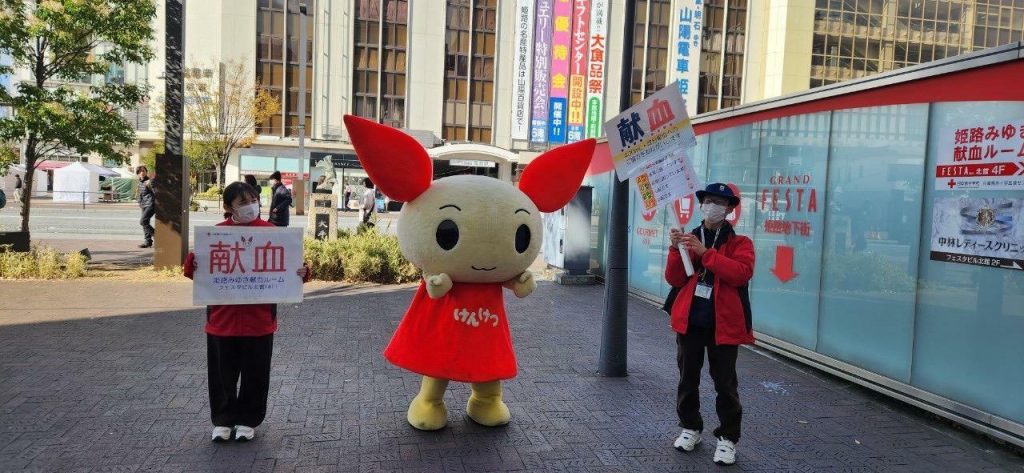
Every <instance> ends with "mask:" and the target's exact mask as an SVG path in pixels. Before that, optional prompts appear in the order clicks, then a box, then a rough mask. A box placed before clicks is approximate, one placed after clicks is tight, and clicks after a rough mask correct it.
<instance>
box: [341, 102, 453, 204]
mask: <svg viewBox="0 0 1024 473" xmlns="http://www.w3.org/2000/svg"><path fill="white" fill-rule="evenodd" d="M344 120H345V128H347V129H348V137H349V140H350V141H351V142H352V146H353V147H355V149H356V156H357V157H358V158H359V162H360V163H362V165H363V169H366V174H367V175H369V176H370V180H371V181H373V184H374V185H375V186H377V188H379V189H380V191H381V192H382V193H384V195H386V196H388V197H390V198H391V199H393V200H396V201H399V202H411V201H413V200H415V199H416V198H417V197H419V196H420V194H422V193H423V192H424V191H426V190H427V188H429V187H430V182H431V181H432V180H433V178H434V171H433V165H432V163H431V161H430V156H429V155H427V150H426V149H424V148H423V146H422V145H420V143H419V142H418V141H416V139H414V138H413V137H411V136H409V135H407V134H405V133H403V132H402V131H401V130H397V129H395V128H391V127H389V126H386V125H381V124H379V123H376V122H373V121H370V120H367V119H365V118H359V117H356V116H352V115H345V117H344Z"/></svg>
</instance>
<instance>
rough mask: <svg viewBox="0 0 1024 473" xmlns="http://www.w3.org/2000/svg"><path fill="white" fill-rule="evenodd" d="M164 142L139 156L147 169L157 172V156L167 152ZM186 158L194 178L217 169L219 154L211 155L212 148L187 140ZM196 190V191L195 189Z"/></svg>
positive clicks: (205, 144) (155, 144)
mask: <svg viewBox="0 0 1024 473" xmlns="http://www.w3.org/2000/svg"><path fill="white" fill-rule="evenodd" d="M165 149H166V148H165V147H164V140H158V141H157V142H156V143H154V144H153V147H152V148H151V149H150V150H149V151H147V152H145V153H144V154H142V156H139V161H140V163H141V164H142V165H143V166H146V169H149V170H150V171H155V170H156V155H158V154H163V153H164V152H165ZM185 156H186V157H187V158H188V170H189V173H190V174H191V175H192V176H196V175H197V174H199V173H202V172H206V171H209V170H212V169H216V166H217V161H218V160H217V154H216V153H211V151H210V146H209V144H207V143H202V142H200V141H196V140H185ZM193 190H195V189H193Z"/></svg>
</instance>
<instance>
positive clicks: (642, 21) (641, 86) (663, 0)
mask: <svg viewBox="0 0 1024 473" xmlns="http://www.w3.org/2000/svg"><path fill="white" fill-rule="evenodd" d="M634 1H636V22H635V23H634V24H633V68H632V77H631V79H630V103H633V104H636V103H640V102H641V101H642V100H643V99H645V98H647V97H649V96H650V95H651V94H653V93H655V92H657V91H658V90H660V89H661V88H663V87H665V81H666V80H667V78H668V71H667V68H668V44H669V31H668V30H669V26H670V23H671V21H672V2H671V1H670V0H650V1H648V0H634Z"/></svg>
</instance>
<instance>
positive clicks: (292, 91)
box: [256, 0, 316, 137]
mask: <svg viewBox="0 0 1024 473" xmlns="http://www.w3.org/2000/svg"><path fill="white" fill-rule="evenodd" d="M291 3H292V2H286V1H285V0H257V6H258V8H257V9H256V80H257V81H258V82H259V83H260V85H261V86H263V87H266V88H267V90H268V91H269V92H270V94H271V95H273V96H274V98H276V99H277V100H278V101H280V103H281V114H280V115H278V116H274V117H271V118H270V119H269V120H267V121H265V122H263V123H260V124H258V125H257V126H256V131H257V133H260V134H265V135H277V136H298V134H299V74H300V73H305V74H306V113H305V115H306V133H305V134H306V136H307V137H308V136H310V129H311V128H312V127H311V126H310V125H311V122H312V117H313V103H312V95H313V94H312V90H313V58H314V55H313V38H314V37H315V36H316V35H315V31H314V29H315V26H316V21H315V9H314V8H313V7H312V6H310V7H309V9H308V10H307V12H306V15H305V20H306V22H307V23H306V70H305V71H299V39H300V38H299V21H301V19H302V18H303V16H304V15H302V13H300V12H299V11H298V7H297V6H296V5H294V4H292V5H291V7H292V8H286V7H287V6H289V4H291ZM310 3H312V2H310ZM286 92H287V93H286Z"/></svg>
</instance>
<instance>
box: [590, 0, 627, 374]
mask: <svg viewBox="0 0 1024 473" xmlns="http://www.w3.org/2000/svg"><path fill="white" fill-rule="evenodd" d="M623 3H624V4H625V5H624V7H625V16H626V21H625V23H626V26H625V29H626V32H625V34H624V35H623V36H622V75H621V78H620V79H621V82H620V84H619V93H620V94H621V95H620V96H619V111H622V110H626V109H627V108H629V105H630V103H629V102H630V93H629V91H630V81H631V79H632V69H633V68H632V66H631V65H632V64H633V28H634V23H635V22H636V19H635V18H636V2H634V1H627V2H623ZM612 172H615V171H612ZM611 200H612V202H611V212H610V214H611V218H610V219H609V222H608V269H607V273H606V277H605V289H604V325H603V327H602V330H601V355H600V359H599V361H598V372H599V373H601V374H602V375H604V376H610V377H622V376H626V372H627V370H626V358H627V356H626V353H627V351H626V340H627V337H626V329H627V321H628V311H627V308H628V304H627V303H628V302H629V289H628V287H627V284H628V283H629V279H628V278H629V273H628V271H629V247H628V246H627V245H628V242H627V240H628V239H629V232H628V231H627V220H628V219H629V181H628V180H627V181H619V180H618V178H617V177H615V176H613V177H612V199H611Z"/></svg>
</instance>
